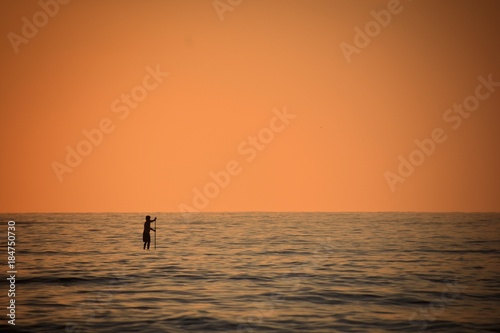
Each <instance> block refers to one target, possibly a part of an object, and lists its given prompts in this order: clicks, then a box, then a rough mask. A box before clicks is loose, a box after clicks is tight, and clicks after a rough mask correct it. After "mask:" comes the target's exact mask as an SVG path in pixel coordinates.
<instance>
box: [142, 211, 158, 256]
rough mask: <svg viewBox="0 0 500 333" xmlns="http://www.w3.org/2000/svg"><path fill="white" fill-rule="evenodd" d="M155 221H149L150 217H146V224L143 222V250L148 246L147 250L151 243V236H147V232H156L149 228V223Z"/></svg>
mask: <svg viewBox="0 0 500 333" xmlns="http://www.w3.org/2000/svg"><path fill="white" fill-rule="evenodd" d="M154 221H156V217H155V219H154V220H151V216H149V215H148V216H146V222H144V231H143V232H142V241H143V242H144V247H143V249H144V250H145V249H146V245H147V246H148V250H149V244H150V243H151V235H150V234H149V230H153V231H154V232H156V230H155V229H153V228H151V222H154Z"/></svg>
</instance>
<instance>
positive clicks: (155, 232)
mask: <svg viewBox="0 0 500 333" xmlns="http://www.w3.org/2000/svg"><path fill="white" fill-rule="evenodd" d="M156 230H158V229H157V227H156V217H155V250H156Z"/></svg>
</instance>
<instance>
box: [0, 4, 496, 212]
mask: <svg viewBox="0 0 500 333" xmlns="http://www.w3.org/2000/svg"><path fill="white" fill-rule="evenodd" d="M41 3H53V0H42V1H41ZM215 3H216V5H218V6H219V7H218V8H219V11H220V12H219V13H218V11H217V9H216V8H215V6H214V1H211V0H199V1H194V0H178V1H168V0H163V1H160V0H156V1H155V0H146V1H131V0H129V1H121V0H113V1H111V0H109V1H98V0H86V1H80V0H73V1H70V2H69V3H68V4H64V5H62V4H61V5H59V9H58V12H57V13H53V15H52V16H53V17H50V18H48V20H47V22H44V21H43V20H44V14H40V13H38V12H39V11H40V10H42V9H41V7H40V3H39V2H37V1H17V0H8V1H2V2H0V16H1V20H0V32H1V35H2V36H4V37H3V38H2V43H0V57H1V59H0V61H1V62H0V63H1V73H2V75H1V76H0V88H1V90H0V91H1V96H2V98H1V99H0V110H1V111H0V112H1V113H0V127H1V131H0V136H1V140H0V152H1V156H2V163H1V166H0V170H1V174H0V182H1V185H2V191H1V194H0V202H1V205H0V211H1V212H58V211H68V212H72V211H75V212H89V211H96V212H110V211H123V212H129V211H148V212H154V211H173V212H175V211H179V205H181V204H185V205H187V206H190V207H191V208H193V209H196V210H201V211H499V210H500V204H499V202H500V201H499V198H500V175H499V170H500V157H499V153H498V145H499V143H500V131H499V125H500V113H499V111H500V110H499V106H500V87H498V88H493V89H497V90H495V91H493V92H490V93H489V95H488V98H485V99H484V100H481V101H480V103H479V106H478V107H477V110H476V111H474V112H471V114H470V117H468V118H461V119H463V121H462V122H461V123H460V126H458V123H456V122H455V121H458V120H456V118H454V119H455V120H454V121H453V122H451V120H450V121H445V119H443V116H444V115H445V113H446V112H447V110H448V109H449V108H452V107H453V105H454V104H455V103H457V104H461V103H463V102H464V99H466V98H467V97H468V96H470V95H474V94H475V91H476V88H477V87H478V85H479V84H480V81H478V77H479V76H482V77H484V78H488V76H489V75H492V78H493V80H494V81H496V82H500V62H499V59H500V47H499V43H498V32H499V31H500V20H498V18H499V17H500V3H499V2H498V1H495V0H491V1H484V0H482V1H481V0H480V1H472V0H470V1H456V0H448V1H432V0H418V1H409V0H406V1H404V0H402V1H401V3H400V5H399V7H394V8H398V13H392V14H391V19H390V22H389V23H388V24H386V26H385V27H381V28H380V29H379V30H380V31H376V30H373V31H372V35H373V37H371V40H370V41H369V43H368V45H366V46H365V45H363V46H364V47H361V48H358V51H357V53H353V54H352V56H351V58H350V60H351V61H350V62H348V61H347V59H346V57H345V55H344V53H343V51H342V48H341V45H342V44H341V43H347V44H350V45H352V46H356V44H355V41H354V39H355V34H356V32H355V30H354V29H355V27H359V28H360V29H361V30H364V29H365V26H366V24H367V23H369V22H370V21H373V20H374V17H373V16H372V14H371V11H373V10H375V11H376V12H380V11H386V10H387V8H388V6H389V7H391V6H393V4H392V3H391V1H379V0H377V1H352V0H342V1H340V0H339V1H330V0H325V1H319V0H316V1H306V0H303V1H291V0H266V1H264V0H245V1H242V2H241V3H240V4H238V1H236V0H233V1H229V0H220V1H218V2H215ZM231 3H232V4H234V5H231ZM224 4H225V5H224ZM223 6H229V8H228V7H225V9H226V10H225V11H223V10H224V7H223ZM49 8H51V10H53V11H55V8H54V6H52V7H50V6H49ZM391 8H392V7H391ZM229 9H230V10H229ZM222 11H223V12H222ZM37 13H38V14H37ZM382 13H384V12H382ZM34 16H35V18H36V19H37V20H38V21H37V22H38V23H39V25H40V27H39V28H38V31H37V33H36V34H34V33H33V31H31V33H32V35H33V34H34V36H31V37H30V38H26V40H24V42H23V43H20V44H16V45H17V46H16V45H15V43H13V42H12V40H13V38H14V37H12V36H14V35H13V34H15V35H16V36H19V37H20V38H24V37H23V30H24V33H28V34H29V33H30V31H29V27H25V28H24V29H23V25H25V24H26V22H33V18H34ZM23 17H26V20H24V21H23ZM45 17H46V18H47V17H48V16H45ZM221 17H222V18H223V20H221ZM386 18H387V17H386ZM44 23H46V24H44ZM369 26H370V25H369ZM371 26H372V27H375V28H374V29H376V25H373V24H372V25H371ZM10 33H13V34H10ZM9 34H10V35H9ZM9 36H10V37H9ZM16 38H17V37H16ZM17 40H18V41H19V39H17ZM358 42H359V40H358ZM365 42H366V41H365ZM344 45H345V44H344ZM16 49H17V50H16ZM16 51H18V52H16ZM157 67H158V68H159V69H160V70H161V71H162V72H166V73H168V76H166V77H164V78H160V81H161V80H162V81H161V82H160V83H159V84H158V85H157V86H156V87H155V88H152V90H151V91H148V92H147V97H145V99H144V100H143V101H141V102H139V103H138V105H137V107H136V108H135V109H132V108H129V111H130V113H129V114H128V115H127V116H126V117H123V116H124V114H123V113H121V112H118V113H115V112H113V107H112V104H113V103H114V102H115V101H116V103H118V104H115V109H116V108H117V107H119V106H121V107H122V109H121V110H122V111H123V110H124V109H123V107H125V105H126V104H123V103H122V102H121V101H120V100H119V99H118V100H117V98H120V96H122V95H123V94H130V93H131V91H132V90H133V89H134V88H136V91H140V88H137V86H141V85H142V84H143V80H144V79H145V77H146V76H147V75H148V70H147V68H150V69H152V70H154V69H155V68H157ZM146 80H147V83H148V84H149V86H150V87H151V86H152V85H153V83H154V82H155V81H154V80H153V79H152V78H147V77H146ZM137 89H139V90H137ZM481 89H483V90H482V92H483V93H484V92H488V90H484V89H486V88H481ZM142 91H144V90H142ZM483 95H484V94H483ZM469 100H470V99H469ZM285 109H286V112H288V113H289V114H293V115H295V118H293V119H289V123H288V124H286V126H285V125H283V126H281V127H279V128H280V129H282V130H281V131H280V132H276V133H274V132H273V133H274V138H273V139H272V140H270V139H269V137H268V136H265V135H269V133H270V131H269V130H265V128H269V126H270V122H273V124H275V125H276V124H278V122H277V121H275V120H273V117H275V113H274V112H278V111H281V112H283V110H285ZM273 110H274V112H273ZM450 115H451V114H448V116H450ZM120 116H122V118H120ZM454 116H455V117H456V114H454ZM103 119H104V121H106V120H105V119H109V121H110V123H111V126H113V129H114V130H113V131H112V132H111V133H106V134H103V138H102V142H101V143H100V144H98V145H97V146H95V147H93V150H92V152H91V153H90V154H89V155H88V156H85V157H83V159H82V161H81V163H80V164H79V165H78V166H76V167H75V168H71V169H72V172H64V173H63V174H62V176H61V177H59V178H58V176H57V175H56V172H55V171H54V162H57V163H60V164H61V165H62V164H66V162H65V159H66V155H67V146H69V147H72V148H73V149H76V147H77V145H78V144H80V143H81V142H82V141H83V140H85V136H84V134H83V133H82V130H84V129H86V130H92V129H95V128H98V127H99V124H100V123H101V121H103ZM453 126H456V127H457V128H454V127H453ZM435 128H441V129H442V130H443V132H444V135H446V138H447V139H446V141H445V142H442V143H439V144H436V148H435V151H434V152H433V153H431V154H430V156H426V157H425V159H424V160H423V163H422V164H421V165H419V166H417V167H416V168H415V170H414V171H413V173H412V174H411V175H409V176H408V177H405V179H406V180H405V182H398V183H396V184H395V185H394V186H393V187H392V189H391V186H390V185H389V183H388V182H387V180H386V173H387V172H391V173H393V174H396V175H397V174H398V166H399V164H400V161H399V156H403V157H404V158H408V157H409V156H410V154H411V153H412V152H413V151H414V150H415V149H417V146H416V144H415V140H416V139H418V140H423V139H426V138H429V137H431V133H432V131H433V130H434V129H435ZM261 131H263V132H262V135H263V137H265V138H266V139H269V140H268V141H269V142H268V143H267V144H266V145H265V146H264V148H263V147H260V149H262V150H257V149H255V151H254V152H255V153H256V154H255V156H254V157H255V158H254V159H252V160H250V161H249V154H250V153H248V155H245V154H242V153H241V150H239V148H238V147H240V148H241V149H247V152H248V149H250V147H251V143H250V141H249V140H250V139H249V137H251V136H257V135H258V134H259V132H261ZM82 145H85V144H82ZM82 147H83V146H82ZM418 154H419V153H415V154H414V157H415V156H417V157H418ZM230 161H235V162H233V163H236V165H237V166H238V168H237V169H238V172H237V174H236V172H235V174H234V175H230V178H229V184H228V185H227V186H225V187H224V188H222V189H220V188H219V189H218V190H217V189H216V188H214V187H213V185H208V188H209V191H210V190H212V191H217V192H218V193H216V192H211V193H215V194H214V195H212V196H213V198H208V199H206V202H205V204H203V205H201V204H200V199H199V198H197V197H196V196H195V189H199V190H200V191H202V192H203V191H204V188H205V187H206V186H207V184H209V183H210V182H211V181H212V178H211V176H210V172H219V171H221V170H225V169H226V167H227V164H228V163H229V162H230ZM233 166H234V165H233ZM193 199H195V200H198V208H196V205H195V204H194V203H193ZM202 201H203V200H202ZM202 206H203V207H202ZM200 207H201V208H200Z"/></svg>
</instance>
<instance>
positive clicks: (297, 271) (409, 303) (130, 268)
mask: <svg viewBox="0 0 500 333" xmlns="http://www.w3.org/2000/svg"><path fill="white" fill-rule="evenodd" d="M144 215H145V214H142V213H141V214H17V215H5V214H4V215H1V217H2V233H1V234H2V235H3V236H2V240H1V241H2V243H1V245H2V247H1V249H2V252H1V254H2V258H4V259H3V260H4V264H3V265H4V266H3V267H6V263H7V253H6V247H5V240H6V233H7V221H8V220H11V219H12V220H14V221H16V261H17V262H16V263H17V266H16V269H17V272H18V273H17V276H16V326H15V329H14V328H13V326H11V325H7V319H8V318H7V316H6V314H7V309H6V306H7V305H8V301H9V300H8V298H7V290H8V285H7V284H6V282H5V279H2V280H3V281H4V282H3V284H2V285H1V288H2V290H0V294H1V299H0V301H1V304H0V305H1V307H2V308H3V309H4V310H3V311H4V312H5V314H3V316H2V317H3V319H2V321H1V323H0V331H1V332H7V331H9V332H10V331H13V332H420V331H425V332H474V333H475V332H500V319H499V318H500V310H499V309H500V214H459V213H456V214H431V213H426V214H416V213H344V214H336V213H221V214H216V213H207V214H193V215H188V218H187V219H185V218H184V217H183V216H182V215H181V214H173V213H172V214H167V213H158V214H156V216H158V237H157V249H156V250H151V251H144V250H143V249H142V223H143V221H144ZM152 215H153V216H155V214H152ZM6 270H7V269H5V270H4V273H3V274H5V271H6Z"/></svg>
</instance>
